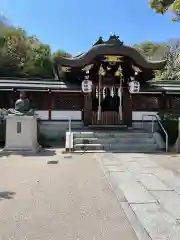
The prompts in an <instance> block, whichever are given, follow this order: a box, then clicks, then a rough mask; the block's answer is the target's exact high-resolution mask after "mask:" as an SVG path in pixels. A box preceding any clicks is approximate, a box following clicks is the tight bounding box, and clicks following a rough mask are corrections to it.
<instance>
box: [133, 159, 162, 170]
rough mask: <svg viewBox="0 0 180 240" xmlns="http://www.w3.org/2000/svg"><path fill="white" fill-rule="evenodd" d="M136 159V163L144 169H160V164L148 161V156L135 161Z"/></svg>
mask: <svg viewBox="0 0 180 240" xmlns="http://www.w3.org/2000/svg"><path fill="white" fill-rule="evenodd" d="M135 159H136V162H138V163H139V164H141V166H142V167H144V168H156V167H159V165H158V164H156V163H155V162H153V161H151V160H150V159H148V157H147V156H146V157H143V158H134V160H135Z"/></svg>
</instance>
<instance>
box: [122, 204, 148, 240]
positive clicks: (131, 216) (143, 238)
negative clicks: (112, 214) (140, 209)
mask: <svg viewBox="0 0 180 240" xmlns="http://www.w3.org/2000/svg"><path fill="white" fill-rule="evenodd" d="M121 207H122V208H123V210H124V212H125V214H126V216H127V218H128V220H129V222H130V224H131V226H132V227H133V229H134V231H135V233H136V235H137V237H138V240H152V239H151V238H150V236H149V234H148V233H147V231H146V230H145V229H144V227H143V226H142V225H141V223H140V221H139V220H138V218H137V216H136V215H135V213H134V212H133V210H132V208H131V207H130V205H129V203H127V202H121Z"/></svg>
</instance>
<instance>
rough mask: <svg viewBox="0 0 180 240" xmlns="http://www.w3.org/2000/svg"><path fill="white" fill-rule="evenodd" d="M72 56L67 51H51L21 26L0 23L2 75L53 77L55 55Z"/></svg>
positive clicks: (0, 70) (0, 65)
mask: <svg viewBox="0 0 180 240" xmlns="http://www.w3.org/2000/svg"><path fill="white" fill-rule="evenodd" d="M57 55H58V56H70V54H68V53H66V52H65V51H63V50H61V51H57V52H55V53H52V52H51V48H50V46H49V45H48V44H43V43H41V42H40V40H39V39H38V38H37V37H35V36H28V35H27V33H26V32H25V31H24V30H23V29H21V28H15V27H6V26H4V25H0V76H2V77H32V78H33V77H36V78H53V77H54V76H53V64H52V58H53V56H57Z"/></svg>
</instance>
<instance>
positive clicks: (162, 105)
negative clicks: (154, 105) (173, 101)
mask: <svg viewBox="0 0 180 240" xmlns="http://www.w3.org/2000/svg"><path fill="white" fill-rule="evenodd" d="M167 100H169V99H167V95H166V93H164V92H163V93H162V95H161V96H160V98H159V104H158V105H159V110H161V111H163V110H165V109H167V108H168V105H169V102H168V101H167Z"/></svg>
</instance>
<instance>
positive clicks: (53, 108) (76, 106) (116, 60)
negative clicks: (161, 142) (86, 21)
mask: <svg viewBox="0 0 180 240" xmlns="http://www.w3.org/2000/svg"><path fill="white" fill-rule="evenodd" d="M165 64H166V62H165V61H164V60H163V61H149V60H147V59H145V58H144V56H142V55H141V54H140V53H139V52H138V51H137V50H135V49H134V48H132V47H130V46H126V45H125V44H124V43H123V42H122V41H121V40H120V39H119V37H118V36H115V35H113V36H110V38H109V39H108V40H107V41H104V40H103V39H102V38H101V37H100V38H99V40H98V41H97V42H96V43H95V44H94V45H93V46H92V47H91V48H90V49H89V50H88V51H87V52H85V53H82V54H80V55H78V56H75V57H72V58H65V57H57V58H56V59H54V69H55V72H56V75H57V77H58V80H52V79H51V80H42V79H33V80H32V79H1V80H0V108H10V107H13V106H14V102H15V100H16V99H17V98H18V97H19V91H25V92H26V93H27V96H28V98H29V99H30V101H31V104H32V107H34V108H35V109H36V112H37V113H38V115H39V117H40V120H41V121H42V125H43V127H44V128H46V127H47V126H50V125H51V127H50V128H49V129H51V130H49V131H50V132H51V131H53V129H54V132H55V133H54V134H58V129H61V130H62V131H65V130H66V129H67V124H68V123H67V122H68V120H69V119H71V120H72V126H75V127H77V126H86V127H88V126H92V125H93V126H94V125H95V126H96V125H99V126H100V125H101V126H102V125H103V126H106V125H108V126H109V125H124V126H127V127H131V126H138V124H139V123H140V122H141V121H142V116H143V114H144V113H153V114H157V113H158V112H159V111H161V110H163V109H172V110H176V109H179V108H180V97H179V94H180V83H179V82H178V81H177V82H176V81H174V82H172V81H168V80H161V81H157V80H153V79H154V71H155V70H159V69H162V68H163V67H164V66H165ZM146 120H147V121H149V120H150V119H148V118H147V119H146ZM52 126H53V127H52ZM43 127H42V128H43Z"/></svg>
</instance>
